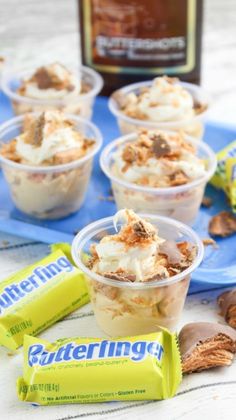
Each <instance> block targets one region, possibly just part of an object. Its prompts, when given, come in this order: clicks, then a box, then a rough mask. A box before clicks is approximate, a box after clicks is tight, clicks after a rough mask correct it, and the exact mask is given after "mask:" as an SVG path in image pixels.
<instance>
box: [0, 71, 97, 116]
mask: <svg viewBox="0 0 236 420" xmlns="http://www.w3.org/2000/svg"><path fill="white" fill-rule="evenodd" d="M34 70H35V69H28V70H25V71H21V72H18V73H12V74H11V73H7V72H4V73H3V75H2V81H1V87H2V90H3V92H4V93H5V94H6V95H7V96H8V97H9V99H10V100H11V103H12V107H13V109H14V112H15V114H16V115H21V114H25V113H27V112H42V111H46V110H49V109H57V110H60V111H63V112H65V113H69V114H75V115H79V116H81V117H83V118H86V119H90V118H91V116H92V111H93V104H94V100H95V98H96V96H97V95H98V94H99V92H100V91H101V89H102V86H103V79H102V77H101V76H100V74H99V73H97V72H96V71H95V70H92V69H90V68H88V67H85V66H81V68H80V71H81V80H82V82H84V83H86V84H88V85H90V86H91V89H90V90H89V91H88V92H86V93H81V94H80V95H78V96H75V97H68V98H65V99H64V98H63V99H33V98H30V97H27V96H22V95H19V94H18V93H17V92H16V89H18V88H19V87H20V85H21V81H22V79H24V78H28V77H30V76H31V75H32V73H33V72H34Z"/></svg>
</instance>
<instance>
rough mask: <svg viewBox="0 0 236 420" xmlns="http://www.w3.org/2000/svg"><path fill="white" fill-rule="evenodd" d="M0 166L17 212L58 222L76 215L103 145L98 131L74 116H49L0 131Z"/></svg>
mask: <svg viewBox="0 0 236 420" xmlns="http://www.w3.org/2000/svg"><path fill="white" fill-rule="evenodd" d="M0 142H1V143H2V146H1V148H0V162H1V166H2V170H3V174H4V177H5V179H6V182H7V184H8V187H9V189H10V193H11V196H12V200H13V202H14V204H15V205H16V207H17V208H18V209H19V210H21V211H22V212H24V213H27V214H28V215H30V216H33V217H36V218H41V219H57V218H61V217H64V216H67V215H69V214H71V213H74V212H75V211H77V210H79V208H80V207H81V205H82V204H83V201H84V198H85V193H86V190H87V186H88V182H89V179H90V175H91V169H92V163H93V157H94V155H95V154H96V153H97V152H98V150H99V149H100V147H101V144H102V137H101V133H100V131H99V130H98V129H97V127H96V126H95V125H94V124H92V123H90V122H89V121H86V120H83V119H81V118H79V117H76V116H74V115H65V114H61V113H59V112H58V111H47V112H45V113H43V114H27V116H25V117H24V116H20V117H16V118H13V119H12V120H9V121H7V122H6V123H4V124H2V125H1V126H0Z"/></svg>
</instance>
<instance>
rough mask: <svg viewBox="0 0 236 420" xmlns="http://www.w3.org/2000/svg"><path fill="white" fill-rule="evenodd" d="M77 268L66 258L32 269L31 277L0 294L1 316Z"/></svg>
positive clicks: (13, 284) (7, 287)
mask: <svg viewBox="0 0 236 420" xmlns="http://www.w3.org/2000/svg"><path fill="white" fill-rule="evenodd" d="M73 270H75V267H74V266H73V265H72V264H71V263H70V261H69V260H68V259H67V258H66V257H60V258H57V259H56V260H55V261H54V262H50V263H49V264H47V265H43V266H42V265H40V266H38V267H35V268H34V269H32V272H31V273H30V275H29V276H28V277H26V278H24V279H23V280H22V281H20V282H19V283H12V284H10V285H9V286H6V287H5V288H4V289H3V291H2V293H1V294H0V315H1V314H2V313H3V312H4V310H6V309H7V308H9V307H11V306H13V305H15V304H17V303H18V302H19V301H20V300H21V299H24V298H25V296H28V295H29V294H31V293H32V292H34V291H35V290H36V289H38V288H40V287H42V286H44V285H45V284H47V283H48V282H49V281H50V280H52V279H53V278H55V277H56V276H58V275H59V274H60V273H62V272H67V273H68V272H72V271H73Z"/></svg>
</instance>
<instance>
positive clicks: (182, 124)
mask: <svg viewBox="0 0 236 420" xmlns="http://www.w3.org/2000/svg"><path fill="white" fill-rule="evenodd" d="M152 82H153V81H152V80H149V81H146V82H139V83H134V84H132V85H128V86H125V87H123V88H121V89H119V90H117V91H116V92H114V93H113V94H112V95H111V97H110V99H109V102H108V106H109V109H110V111H111V112H112V114H113V115H114V116H115V117H116V118H117V123H118V126H119V128H120V131H121V134H129V133H133V132H135V131H138V130H139V129H140V128H147V129H159V130H170V131H177V130H183V131H184V132H185V133H186V134H188V135H190V136H192V137H196V138H198V139H202V137H203V134H204V119H205V116H206V112H207V110H208V108H209V104H210V100H209V96H208V95H207V93H206V92H205V91H204V90H203V89H202V88H201V87H200V86H197V85H194V84H192V83H185V82H180V83H179V84H180V85H181V86H183V87H184V88H185V89H186V90H187V91H188V92H189V93H190V94H191V95H192V97H193V100H194V103H196V104H199V103H200V104H204V105H206V106H207V108H206V111H204V112H201V113H200V114H198V115H195V116H193V117H192V118H191V119H186V120H179V121H166V122H157V121H150V120H140V119H136V118H131V117H129V116H128V115H126V114H125V113H124V112H123V111H121V109H120V105H119V103H118V101H117V99H116V96H118V94H119V95H121V96H123V95H124V96H126V95H128V94H129V93H135V94H139V93H140V90H141V89H142V88H146V87H151V85H152Z"/></svg>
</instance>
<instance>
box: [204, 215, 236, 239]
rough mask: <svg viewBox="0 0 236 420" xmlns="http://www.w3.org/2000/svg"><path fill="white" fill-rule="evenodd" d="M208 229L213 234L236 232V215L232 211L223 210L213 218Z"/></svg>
mask: <svg viewBox="0 0 236 420" xmlns="http://www.w3.org/2000/svg"><path fill="white" fill-rule="evenodd" d="M208 231H209V233H210V235H212V236H222V237H226V236H230V235H232V234H233V233H235V232H236V217H235V216H234V215H233V214H232V213H230V211H226V210H225V211H221V212H220V213H218V214H216V215H215V216H213V217H212V218H211V220H210V223H209V227H208Z"/></svg>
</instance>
